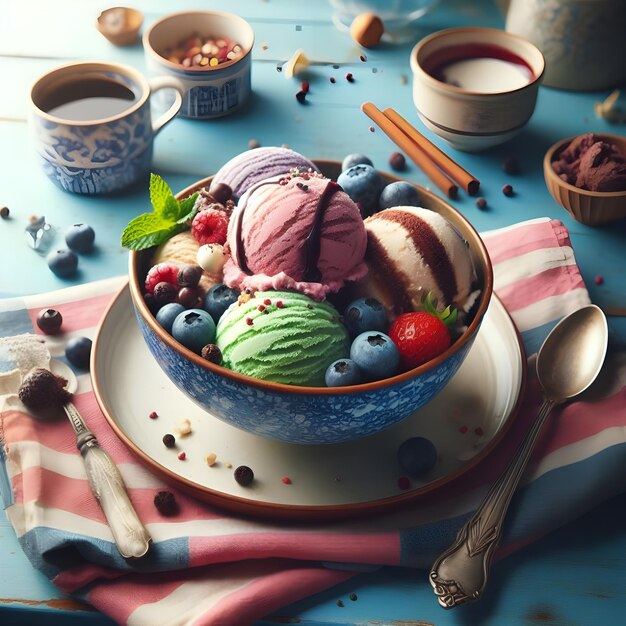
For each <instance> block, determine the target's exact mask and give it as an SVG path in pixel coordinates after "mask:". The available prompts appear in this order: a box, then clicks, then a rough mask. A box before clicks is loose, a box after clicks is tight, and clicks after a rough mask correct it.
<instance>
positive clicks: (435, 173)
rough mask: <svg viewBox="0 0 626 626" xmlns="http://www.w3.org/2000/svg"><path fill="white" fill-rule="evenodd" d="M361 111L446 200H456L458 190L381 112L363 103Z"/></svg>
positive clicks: (371, 104)
mask: <svg viewBox="0 0 626 626" xmlns="http://www.w3.org/2000/svg"><path fill="white" fill-rule="evenodd" d="M361 111H363V113H365V115H367V116H368V117H369V118H370V119H371V120H373V121H374V122H375V123H376V124H377V125H378V126H379V127H380V129H381V130H382V131H383V132H384V133H385V134H386V135H387V136H388V137H389V138H390V139H391V140H392V141H393V142H394V143H395V144H396V145H397V146H398V147H399V148H401V149H402V150H404V152H406V153H407V154H408V156H409V157H410V158H411V159H412V160H413V161H414V162H415V164H416V165H417V166H418V167H419V168H421V169H422V170H423V171H424V173H425V174H426V176H428V178H430V180H432V181H433V183H435V185H437V187H439V189H441V191H443V192H444V193H445V194H446V195H447V196H448V198H456V196H457V193H458V190H459V188H458V187H457V186H456V185H455V184H454V182H453V181H451V180H450V179H449V178H448V177H447V176H446V175H445V174H444V173H443V172H442V171H441V170H440V169H439V168H438V167H437V166H436V165H435V163H434V162H433V161H432V160H431V159H430V157H429V156H428V154H426V152H424V151H423V150H422V149H421V148H420V147H419V146H418V145H417V144H415V143H413V142H412V141H411V139H410V137H409V136H408V135H406V134H405V133H404V132H403V131H402V130H400V129H399V128H398V127H397V126H396V125H395V124H394V123H393V122H392V121H391V120H390V119H389V118H388V117H386V116H385V115H384V114H383V112H382V111H380V110H379V109H377V108H376V106H375V105H374V104H373V103H371V102H364V103H363V104H362V105H361Z"/></svg>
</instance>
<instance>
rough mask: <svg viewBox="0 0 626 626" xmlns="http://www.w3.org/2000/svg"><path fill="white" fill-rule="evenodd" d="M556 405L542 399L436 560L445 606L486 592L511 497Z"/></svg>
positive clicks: (436, 585) (433, 574) (435, 582)
mask: <svg viewBox="0 0 626 626" xmlns="http://www.w3.org/2000/svg"><path fill="white" fill-rule="evenodd" d="M555 405H556V402H554V401H553V400H547V399H546V400H544V401H543V404H542V405H541V408H540V409H539V413H538V415H537V417H536V419H535V421H534V422H533V424H532V426H531V427H530V430H529V431H528V433H527V434H526V437H525V438H524V439H523V440H522V442H521V444H520V446H519V448H518V449H517V450H516V452H515V454H514V455H513V457H512V459H511V462H510V463H509V465H508V467H507V468H506V470H505V471H504V473H503V474H502V475H501V476H500V478H498V480H497V481H496V482H495V483H494V484H493V485H492V487H491V489H490V490H489V493H488V494H487V496H486V497H485V499H484V500H483V502H482V504H481V505H480V506H479V507H478V509H477V511H476V512H475V513H474V515H473V516H472V517H471V518H470V519H469V521H467V522H466V523H465V525H464V526H463V527H462V528H461V530H459V533H458V535H457V538H456V541H455V542H454V544H452V545H451V546H450V547H449V548H448V549H447V550H446V551H445V552H444V553H443V554H441V556H439V558H437V560H436V561H435V564H434V565H433V567H432V569H431V571H430V575H429V580H430V584H431V585H432V587H433V589H434V591H435V595H436V596H437V600H438V601H439V604H440V605H441V606H442V607H443V608H444V609H451V608H454V607H455V606H459V605H461V604H465V603H466V602H471V601H472V600H476V599H477V598H479V597H480V595H481V594H482V592H483V591H484V589H485V587H486V585H487V577H488V574H489V566H490V564H491V559H492V556H493V553H494V551H495V549H496V547H497V545H498V543H499V541H500V536H501V534H502V524H503V522H504V517H505V515H506V512H507V509H508V508H509V504H510V502H511V498H512V497H513V493H514V492H515V489H516V488H517V485H518V483H519V481H520V478H521V477H522V474H523V473H524V469H525V467H526V464H527V463H528V459H529V458H530V455H531V454H532V451H533V448H534V447H535V443H536V442H537V439H538V437H539V433H540V432H541V429H542V427H543V425H544V423H545V421H546V418H547V417H548V415H549V414H550V411H552V409H553V408H554V406H555Z"/></svg>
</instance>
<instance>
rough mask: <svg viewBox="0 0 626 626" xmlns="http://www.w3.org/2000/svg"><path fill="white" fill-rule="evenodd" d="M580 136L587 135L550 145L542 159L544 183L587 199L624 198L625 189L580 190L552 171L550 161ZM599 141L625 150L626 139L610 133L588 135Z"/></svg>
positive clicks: (568, 138)
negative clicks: (606, 141) (552, 184)
mask: <svg viewBox="0 0 626 626" xmlns="http://www.w3.org/2000/svg"><path fill="white" fill-rule="evenodd" d="M581 134H583V135H584V134H587V133H579V134H578V135H573V136H572V137H566V138H565V139H560V140H559V141H557V142H556V143H554V144H552V145H551V146H550V147H549V148H548V149H547V151H546V153H545V155H544V157H543V175H544V178H545V180H546V182H550V183H556V184H557V185H559V186H560V187H563V189H567V190H568V191H571V192H574V193H577V194H579V195H581V196H586V197H588V198H624V197H626V189H624V190H622V191H591V190H589V189H581V188H580V187H576V185H572V184H571V183H568V182H567V181H565V180H563V179H562V178H559V177H558V176H557V173H556V172H555V171H554V170H553V169H552V161H554V157H555V156H556V155H557V153H558V152H560V151H561V150H563V149H564V148H565V147H566V146H567V145H568V144H570V143H571V142H572V141H573V140H574V139H576V137H580V136H581ZM590 134H592V135H594V136H596V137H598V138H600V139H603V140H608V141H610V142H614V143H619V144H620V145H623V146H624V148H625V149H626V137H623V136H621V135H614V134H611V133H595V132H594V133H590ZM624 157H625V158H626V152H625V153H624Z"/></svg>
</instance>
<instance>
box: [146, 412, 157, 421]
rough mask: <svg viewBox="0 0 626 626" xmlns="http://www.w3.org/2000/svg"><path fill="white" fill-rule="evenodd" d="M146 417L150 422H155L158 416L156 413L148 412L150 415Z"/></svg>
mask: <svg viewBox="0 0 626 626" xmlns="http://www.w3.org/2000/svg"><path fill="white" fill-rule="evenodd" d="M148 417H149V418H150V419H151V420H155V419H156V418H157V417H159V414H158V413H157V412H156V411H150V415H148Z"/></svg>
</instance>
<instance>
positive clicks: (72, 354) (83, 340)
mask: <svg viewBox="0 0 626 626" xmlns="http://www.w3.org/2000/svg"><path fill="white" fill-rule="evenodd" d="M91 345H92V344H91V339H89V338H88V337H72V338H71V339H70V340H69V341H68V342H67V345H66V346H65V357H66V358H67V360H68V361H69V362H70V363H71V364H72V365H73V366H74V367H77V368H79V369H82V370H88V369H89V359H90V357H91Z"/></svg>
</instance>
